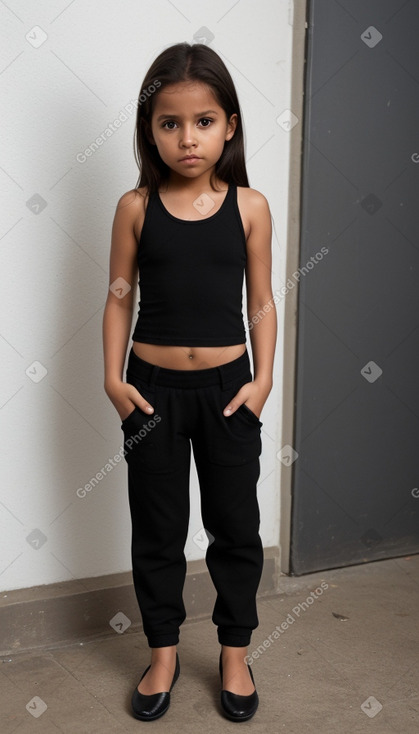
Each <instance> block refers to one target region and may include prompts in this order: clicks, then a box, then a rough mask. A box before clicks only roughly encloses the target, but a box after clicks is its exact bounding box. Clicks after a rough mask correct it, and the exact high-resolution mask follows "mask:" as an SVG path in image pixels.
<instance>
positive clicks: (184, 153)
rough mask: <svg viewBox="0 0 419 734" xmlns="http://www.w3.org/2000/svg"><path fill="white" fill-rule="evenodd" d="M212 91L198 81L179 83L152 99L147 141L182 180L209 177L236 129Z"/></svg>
mask: <svg viewBox="0 0 419 734" xmlns="http://www.w3.org/2000/svg"><path fill="white" fill-rule="evenodd" d="M236 124H237V115H236V114H234V115H232V116H231V118H230V119H229V120H227V116H226V114H225V112H224V110H223V108H222V107H220V105H219V104H218V102H217V101H216V99H215V97H214V94H213V93H212V91H211V90H210V89H209V88H208V87H207V86H206V85H204V84H201V83H198V82H182V83H179V84H173V85H171V86H168V87H165V88H164V89H162V90H161V91H160V92H159V93H158V94H157V95H156V98H155V100H154V109H153V114H152V119H151V136H150V141H151V142H152V143H154V144H155V145H156V146H157V149H158V151H159V154H160V157H161V158H162V160H163V161H164V162H165V163H166V165H168V166H169V168H170V169H171V171H172V175H173V173H175V174H177V175H180V176H183V177H185V178H198V177H200V176H204V175H205V174H208V173H209V174H211V172H212V171H213V169H214V167H215V164H216V163H217V161H218V160H219V159H220V157H221V154H222V152H223V148H224V143H225V141H226V140H230V139H231V138H232V137H233V135H234V131H235V129H236Z"/></svg>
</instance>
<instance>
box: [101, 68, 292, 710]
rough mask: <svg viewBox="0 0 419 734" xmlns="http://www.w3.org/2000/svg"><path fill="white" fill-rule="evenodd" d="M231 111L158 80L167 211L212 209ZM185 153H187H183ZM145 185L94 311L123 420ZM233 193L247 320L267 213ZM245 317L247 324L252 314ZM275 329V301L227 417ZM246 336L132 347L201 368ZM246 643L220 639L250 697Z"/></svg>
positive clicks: (201, 88)
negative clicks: (202, 343)
mask: <svg viewBox="0 0 419 734" xmlns="http://www.w3.org/2000/svg"><path fill="white" fill-rule="evenodd" d="M236 124H237V116H236V115H232V116H231V117H230V118H229V119H227V116H226V114H225V112H224V110H223V109H222V107H220V105H219V104H218V102H217V100H216V99H215V96H214V94H213V93H212V91H211V89H209V88H208V87H207V86H206V85H203V84H201V83H198V82H184V83H180V84H175V85H172V86H170V87H166V88H164V89H163V90H161V91H160V92H159V93H158V94H156V96H155V98H154V109H153V114H152V121H151V130H150V131H149V140H150V142H151V143H152V144H153V145H156V147H157V150H158V152H159V155H160V157H161V158H162V159H163V161H164V162H165V163H166V164H167V165H168V166H169V168H170V171H171V173H170V177H169V180H168V182H167V183H166V184H165V185H164V186H162V187H161V189H160V192H159V194H160V197H161V200H162V202H163V205H164V206H165V207H166V209H167V210H168V211H169V212H170V213H171V214H173V215H174V216H176V217H178V218H179V219H189V220H197V219H205V218H206V217H209V216H212V215H213V214H215V212H216V211H218V209H219V208H220V207H221V205H222V203H223V201H224V197H225V195H226V192H227V189H228V184H227V183H226V182H224V181H217V182H216V189H217V190H216V191H214V190H213V189H212V187H211V184H210V176H211V174H212V172H213V171H214V170H215V164H216V162H217V161H218V160H219V158H220V157H221V154H222V151H223V147H224V144H225V142H226V141H228V140H230V139H231V138H232V137H233V135H234V133H235V129H236ZM185 156H195V158H194V159H189V160H184V159H185ZM146 193H147V192H146V191H141V190H140V194H141V196H139V195H138V192H136V191H129V192H127V193H126V194H124V195H123V196H122V197H121V199H120V200H119V202H118V206H117V209H116V213H115V218H114V223H113V228H112V244H111V255H110V279H109V282H110V284H111V283H113V282H114V281H115V280H116V279H117V278H123V279H124V280H125V281H126V282H127V283H129V284H130V285H131V289H130V290H129V291H128V292H127V293H126V294H125V295H124V296H123V297H122V298H118V297H117V296H116V295H115V294H114V293H113V292H112V291H109V292H108V298H107V302H106V307H105V312H104V318H103V344H104V362H105V391H106V393H107V395H108V397H109V398H110V400H111V401H112V403H113V404H114V406H115V408H116V410H117V411H118V414H119V417H120V418H121V420H124V418H126V417H127V416H128V415H129V414H130V413H131V412H132V411H133V410H134V408H135V406H136V405H137V406H138V407H139V408H140V409H142V410H143V411H145V412H149V413H150V415H151V414H152V413H153V406H150V404H149V403H148V402H147V401H146V400H145V399H144V398H143V397H142V395H141V393H139V392H138V390H136V388H135V387H134V386H133V385H129V384H127V383H125V382H124V381H123V368H124V362H125V357H126V352H127V347H128V341H129V337H130V332H131V326H132V315H133V308H134V305H135V304H134V295H135V294H136V285H137V282H138V269H137V262H136V253H137V247H138V241H139V238H140V235H141V228H142V224H143V221H144V215H145V201H146ZM203 193H205V194H207V196H209V197H210V198H211V200H212V202H213V206H212V208H211V209H210V210H209V211H208V210H207V211H206V213H205V214H202V213H201V212H200V211H199V209H197V207H196V206H194V202H196V200H197V199H199V198H200V197H201V196H202V194H203ZM237 201H238V206H239V211H240V215H241V218H242V222H243V229H244V232H245V237H246V251H247V263H246V271H245V277H246V292H247V319H248V321H249V322H251V321H252V317H253V316H255V315H256V314H257V313H258V312H259V313H260V311H261V310H263V307H264V306H265V305H266V304H268V303H269V301H270V299H271V298H272V297H273V294H272V286H271V218H270V212H269V207H268V204H267V201H266V199H265V197H264V196H263V195H262V194H260V193H259V192H258V191H255V190H253V189H250V188H247V187H238V188H237ZM252 323H253V322H252ZM276 334H277V320H276V309H275V308H270V309H269V310H268V311H267V312H265V314H264V316H263V318H261V319H259V320H258V321H257V323H254V324H253V328H252V329H251V330H250V332H249V335H250V340H251V345H252V355H253V366H254V370H253V372H254V380H253V381H252V382H249V383H246V384H245V385H243V386H242V387H241V388H240V390H239V391H238V392H237V394H236V395H235V396H234V398H233V399H232V400H231V401H230V402H229V404H228V405H226V406H225V407H224V410H223V413H224V415H225V416H226V417H228V416H229V415H232V414H233V413H234V412H235V411H236V410H237V408H238V407H239V406H240V405H241V404H242V403H246V405H247V406H248V408H250V410H252V411H253V412H254V413H255V415H256V416H257V417H260V414H261V411H262V408H263V406H264V404H265V402H266V399H267V397H268V395H269V393H270V391H271V389H272V379H273V378H272V370H273V359H274V351H275V343H276ZM245 348H246V345H245V344H238V345H237V344H236V345H231V346H227V347H189V346H187V345H185V346H184V347H178V346H163V345H155V344H145V343H142V342H134V344H133V349H134V351H135V352H136V354H138V356H139V357H141V358H142V359H145V360H146V361H147V362H151V363H153V364H159V365H160V366H162V367H170V368H172V369H204V368H208V367H215V366H217V365H220V364H223V363H226V362H230V361H231V360H233V359H236V358H237V357H239V356H240V355H241V354H243V353H244V351H245ZM246 655H247V648H246V647H230V646H225V645H224V646H222V661H223V686H222V687H223V688H224V689H225V690H229V691H231V692H232V693H238V694H240V695H244V696H247V695H250V694H251V693H252V692H253V691H254V685H253V683H252V681H251V678H250V675H249V671H248V668H247V665H246V663H245V656H246ZM175 662H176V646H170V647H163V648H152V652H151V668H150V670H149V672H148V673H147V675H146V676H145V677H144V678H143V680H142V681H141V684H140V685H139V686H138V690H139V691H140V693H143V694H145V695H151V694H152V693H157V692H160V691H168V690H169V688H170V685H171V682H172V679H173V673H174V669H175Z"/></svg>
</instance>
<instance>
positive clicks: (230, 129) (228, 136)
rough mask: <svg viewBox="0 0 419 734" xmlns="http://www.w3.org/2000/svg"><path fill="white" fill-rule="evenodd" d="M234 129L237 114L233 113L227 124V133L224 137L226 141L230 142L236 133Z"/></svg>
mask: <svg viewBox="0 0 419 734" xmlns="http://www.w3.org/2000/svg"><path fill="white" fill-rule="evenodd" d="M236 127H237V114H236V112H235V113H234V114H233V115H231V117H230V119H229V121H228V122H227V132H226V136H225V139H226V140H231V138H232V137H233V135H234V133H235V132H236Z"/></svg>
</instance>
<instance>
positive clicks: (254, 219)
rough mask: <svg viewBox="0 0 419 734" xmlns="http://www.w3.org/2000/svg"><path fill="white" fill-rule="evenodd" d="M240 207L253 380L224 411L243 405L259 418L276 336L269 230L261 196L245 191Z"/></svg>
mask: <svg viewBox="0 0 419 734" xmlns="http://www.w3.org/2000/svg"><path fill="white" fill-rule="evenodd" d="M243 204H244V206H245V208H246V216H247V219H248V221H249V222H250V231H249V234H248V237H247V245H246V252H247V263H246V290H247V318H248V321H249V333H250V341H251V343H252V355H253V364H254V379H253V382H251V383H246V385H243V386H242V387H241V388H240V390H239V391H238V392H237V394H236V395H235V396H234V398H233V399H232V400H230V402H229V405H228V406H226V408H225V409H224V411H225V410H226V409H227V408H229V407H230V408H231V413H233V412H234V411H235V410H237V408H238V407H239V405H241V404H242V403H244V402H245V403H246V405H247V406H248V407H249V408H250V410H252V411H253V412H254V413H255V414H256V415H257V416H258V417H259V416H260V413H261V411H262V408H263V405H264V403H265V402H266V399H267V397H268V395H269V393H270V391H271V389H272V383H273V361H274V354H275V345H276V337H277V316H276V308H275V303H274V301H273V294H272V270H271V268H272V253H271V238H272V227H271V215H270V211H269V206H268V202H267V201H266V199H265V197H264V196H263V195H262V194H260V193H259V192H258V191H254V190H252V189H248V190H247V192H246V194H245V199H244V202H243ZM231 413H230V414H231Z"/></svg>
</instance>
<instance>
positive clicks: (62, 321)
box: [0, 0, 292, 591]
mask: <svg viewBox="0 0 419 734" xmlns="http://www.w3.org/2000/svg"><path fill="white" fill-rule="evenodd" d="M0 21H1V28H2V35H3V40H2V43H1V46H0V48H1V51H0V89H1V94H2V97H3V100H4V101H3V105H2V107H3V111H2V128H3V132H2V136H1V140H0V150H1V153H0V166H1V168H0V186H1V189H2V195H3V202H4V204H3V206H2V213H1V222H0V246H1V258H2V260H1V263H2V264H1V281H2V282H1V290H0V298H1V323H0V337H1V338H0V364H1V381H0V406H1V412H0V416H1V419H2V421H1V467H0V471H1V475H0V482H1V504H0V525H1V527H0V539H1V540H0V542H1V553H0V589H2V590H4V591H6V590H9V589H16V588H22V587H30V586H34V585H39V584H48V583H53V582H57V581H64V580H68V579H74V578H76V579H78V578H84V577H91V576H98V575H101V574H110V573H115V572H118V571H126V570H129V569H130V568H131V565H130V520H129V511H128V499H127V470H126V463H125V461H124V460H123V461H122V462H120V463H117V464H116V466H115V468H113V469H112V471H110V472H109V471H108V472H107V473H106V476H105V477H104V478H103V479H102V480H101V481H100V482H99V483H98V485H97V486H96V487H95V488H94V489H93V490H92V491H91V492H90V493H89V494H87V495H86V497H84V498H81V497H78V496H77V494H76V491H77V489H78V488H79V487H83V486H84V485H85V484H86V483H88V482H89V480H90V479H91V477H93V476H94V475H95V474H96V473H97V472H98V471H100V470H101V468H103V467H104V466H105V464H106V463H108V460H109V458H111V457H113V456H115V455H116V454H117V453H118V451H119V449H120V448H121V445H122V443H121V441H122V432H121V429H120V421H119V416H118V414H117V413H116V411H115V409H114V407H113V406H112V404H111V403H110V402H109V400H108V398H107V396H106V395H105V393H104V390H103V359H102V337H101V324H102V315H103V307H104V303H105V299H106V294H107V286H108V274H107V272H108V258H109V246H110V231H111V225H112V219H113V215H114V210H115V206H116V203H117V201H118V199H119V197H120V196H121V195H122V193H124V192H125V191H127V190H129V189H130V188H133V187H134V186H135V182H136V180H137V174H138V171H137V167H136V164H135V161H134V156H133V149H132V139H133V131H134V125H135V114H128V115H127V117H128V119H127V120H126V121H125V122H123V124H122V125H121V127H120V128H119V129H118V130H116V132H115V133H114V134H113V135H112V136H111V137H109V138H108V139H107V140H106V142H105V143H104V144H103V145H102V146H101V147H100V148H99V149H98V150H97V151H96V152H95V153H94V155H92V156H91V157H89V158H87V160H86V161H85V162H84V163H81V162H78V160H77V157H76V156H77V154H79V153H81V152H83V151H84V150H85V149H86V148H87V147H88V146H89V145H90V144H91V143H92V142H93V141H94V140H95V138H97V137H98V136H99V135H100V134H101V133H102V132H103V131H104V130H105V129H106V128H107V126H108V124H109V123H110V122H112V121H113V120H115V119H116V118H118V115H119V114H120V112H121V111H122V110H123V109H124V108H125V106H126V105H129V103H130V101H131V100H135V99H136V98H137V95H138V93H139V90H140V84H141V81H142V78H143V76H144V73H145V71H146V69H147V68H148V66H149V64H150V63H151V61H152V60H153V58H154V57H155V56H156V55H157V54H158V53H160V51H161V50H162V49H163V48H165V47H166V46H168V45H171V44H172V43H177V42H179V41H188V42H193V39H194V34H196V33H197V31H199V29H201V28H202V27H205V28H207V29H209V30H210V31H211V32H212V34H214V38H213V39H212V40H211V46H212V48H214V49H215V50H216V51H217V52H218V53H220V55H221V56H222V58H223V59H224V61H225V62H226V64H227V66H228V68H229V70H230V72H231V73H232V76H233V78H234V81H235V83H236V85H237V90H238V94H239V99H240V102H241V106H242V109H243V113H244V119H245V126H246V127H245V129H246V142H247V165H248V173H249V178H250V185H251V186H252V187H253V188H256V189H258V190H260V191H262V192H263V193H264V194H265V196H266V197H267V198H268V200H269V202H270V206H271V211H272V214H273V217H274V220H275V228H276V235H277V237H276V236H275V235H274V239H273V255H274V260H273V288H274V290H279V289H280V287H281V286H282V285H283V284H284V277H283V273H284V271H285V245H286V230H287V221H286V212H287V196H288V167H289V160H288V157H289V137H288V134H287V133H286V132H285V131H284V130H283V129H282V127H281V126H280V125H279V124H278V122H277V120H276V118H277V117H278V116H279V115H280V114H281V113H282V112H283V111H284V110H285V109H287V108H288V107H289V93H290V79H291V72H290V62H291V41H292V26H291V24H292V3H291V2H288V0H259V2H258V3H255V2H252V0H239V2H235V1H234V0H230V1H229V2H223V1H222V0H212V2H211V3H208V2H202V1H199V2H196V1H193V0H175V2H168V1H166V0H157V1H154V0H153V1H151V0H148V1H146V2H138V1H137V0H125V2H123V3H107V4H105V3H102V2H100V1H99V0H90V2H83V1H82V0H75V2H70V1H69V0H62V1H61V0H38V2H37V3H33V2H30V1H29V0H23V1H21V2H16V1H15V0H9V2H8V4H7V6H6V5H4V4H0ZM34 26H39V27H40V28H41V29H42V31H43V32H44V33H45V34H47V38H46V39H45V40H44V41H43V42H42V43H41V45H39V47H38V48H36V47H35V46H36V45H37V44H38V43H39V42H40V41H41V40H42V32H41V31H39V30H35V31H32V32H31V33H30V31H31V29H33V27H34ZM26 34H29V36H28V38H29V40H27V39H26V38H25V36H26ZM34 44H35V45H34ZM34 196H35V197H38V199H35V200H33V201H35V205H33V203H32V204H31V199H32V197H34ZM39 197H42V200H44V202H45V204H43V202H42V200H41V199H39ZM28 202H29V204H28ZM39 202H41V206H39V208H38V211H36V209H37V204H39ZM42 206H44V208H43V209H42ZM277 238H278V239H277ZM277 311H278V317H279V329H278V334H279V336H278V343H277V352H276V359H275V386H274V389H273V391H272V393H271V395H270V396H269V399H268V402H267V403H266V405H265V407H264V410H263V413H262V420H263V422H264V426H263V429H262V439H263V453H262V457H261V477H260V481H259V485H258V490H259V501H260V506H261V515H262V523H261V534H262V538H263V543H264V545H265V546H271V545H277V544H278V535H279V517H278V513H279V486H278V477H279V470H278V467H277V463H278V460H277V459H276V457H275V454H276V451H277V450H278V449H279V448H280V446H281V437H280V435H279V426H280V414H281V394H282V360H283V349H282V334H283V323H282V321H283V301H281V302H280V303H279V304H278V307H277ZM248 345H249V350H250V341H249V340H248ZM34 363H35V367H33V366H32V367H31V365H34ZM38 363H39V364H38ZM28 372H29V374H28ZM43 372H45V375H44V376H43ZM33 378H35V379H33ZM40 378H41V379H40ZM191 480H192V481H191V498H192V511H191V522H190V533H189V538H188V543H187V546H186V551H185V552H186V555H187V558H188V560H192V559H197V558H202V557H203V556H204V553H205V551H204V549H203V548H201V547H199V544H197V543H196V542H194V540H193V536H194V535H195V534H196V533H197V532H198V531H199V530H200V529H201V526H202V523H201V519H200V514H199V508H200V505H199V488H198V484H197V478H196V473H195V467H194V465H192V472H191ZM40 533H42V535H40ZM33 539H35V540H33Z"/></svg>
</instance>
